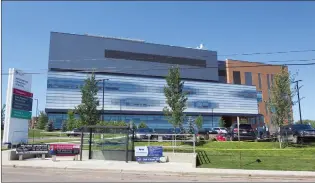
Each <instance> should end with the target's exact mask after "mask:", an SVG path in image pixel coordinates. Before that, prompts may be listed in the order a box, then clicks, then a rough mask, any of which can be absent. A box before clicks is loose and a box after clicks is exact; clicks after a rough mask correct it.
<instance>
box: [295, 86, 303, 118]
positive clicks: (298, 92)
mask: <svg viewBox="0 0 315 183" xmlns="http://www.w3.org/2000/svg"><path fill="white" fill-rule="evenodd" d="M300 81H302V80H297V81H294V82H293V83H296V89H297V96H298V102H299V113H300V123H301V124H303V122H302V111H301V102H300V88H299V82H300Z"/></svg>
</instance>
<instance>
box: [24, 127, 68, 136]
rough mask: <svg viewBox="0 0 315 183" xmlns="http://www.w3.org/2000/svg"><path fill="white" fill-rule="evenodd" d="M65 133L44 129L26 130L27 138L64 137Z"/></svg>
mask: <svg viewBox="0 0 315 183" xmlns="http://www.w3.org/2000/svg"><path fill="white" fill-rule="evenodd" d="M66 136H67V135H66V134H65V133H60V131H53V132H46V131H45V130H38V129H30V130H28V137H29V138H33V137H34V138H40V137H66Z"/></svg>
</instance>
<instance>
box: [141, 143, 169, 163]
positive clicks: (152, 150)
mask: <svg viewBox="0 0 315 183" xmlns="http://www.w3.org/2000/svg"><path fill="white" fill-rule="evenodd" d="M135 156H136V160H137V161H138V162H159V161H160V158H161V157H163V147H162V146H136V147H135Z"/></svg>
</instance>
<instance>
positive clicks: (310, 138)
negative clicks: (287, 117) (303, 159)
mask: <svg viewBox="0 0 315 183" xmlns="http://www.w3.org/2000/svg"><path fill="white" fill-rule="evenodd" d="M280 134H281V136H282V137H284V138H285V139H287V140H288V141H289V142H293V143H295V144H297V143H302V142H315V129H313V128H312V127H311V125H307V124H291V125H286V126H283V127H281V129H280Z"/></svg>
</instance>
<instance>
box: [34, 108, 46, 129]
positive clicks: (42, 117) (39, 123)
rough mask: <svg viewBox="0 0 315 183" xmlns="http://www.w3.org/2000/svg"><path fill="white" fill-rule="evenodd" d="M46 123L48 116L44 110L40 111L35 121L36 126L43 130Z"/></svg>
mask: <svg viewBox="0 0 315 183" xmlns="http://www.w3.org/2000/svg"><path fill="white" fill-rule="evenodd" d="M47 123H48V116H47V114H46V113H45V112H44V111H41V112H40V113H39V116H38V121H37V123H36V128H37V129H40V130H44V129H45V127H46V125H47Z"/></svg>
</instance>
